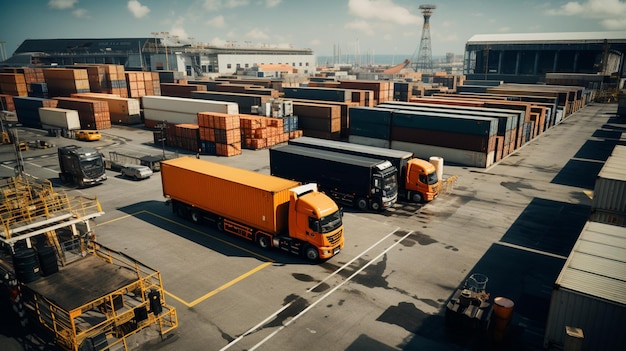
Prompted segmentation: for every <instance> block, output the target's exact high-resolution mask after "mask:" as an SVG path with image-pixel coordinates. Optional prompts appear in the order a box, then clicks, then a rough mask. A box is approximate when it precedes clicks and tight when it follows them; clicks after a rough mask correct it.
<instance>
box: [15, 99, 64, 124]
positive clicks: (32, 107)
mask: <svg viewBox="0 0 626 351" xmlns="http://www.w3.org/2000/svg"><path fill="white" fill-rule="evenodd" d="M12 99H13V106H14V107H15V114H16V115H17V120H18V121H19V122H20V123H21V124H22V125H24V126H25V127H32V128H41V120H40V119H39V108H40V107H57V105H58V100H54V99H45V98H36V97H28V96H14V97H13V98H12Z"/></svg>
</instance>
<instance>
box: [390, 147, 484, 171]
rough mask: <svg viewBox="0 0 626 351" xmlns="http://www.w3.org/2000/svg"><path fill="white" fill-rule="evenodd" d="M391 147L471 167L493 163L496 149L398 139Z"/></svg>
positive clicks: (421, 156)
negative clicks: (454, 146) (439, 144)
mask: <svg viewBox="0 0 626 351" xmlns="http://www.w3.org/2000/svg"><path fill="white" fill-rule="evenodd" d="M391 148H392V149H399V150H407V151H411V152H413V154H414V155H415V157H419V158H423V159H430V157H431V156H433V155H437V156H438V157H441V158H443V159H444V160H446V163H450V164H457V165H462V166H470V167H481V168H487V167H489V166H491V165H492V164H493V162H494V158H495V151H486V152H481V151H470V150H462V149H454V148H449V147H443V146H435V145H427V144H419V143H409V142H404V141H396V140H392V141H391Z"/></svg>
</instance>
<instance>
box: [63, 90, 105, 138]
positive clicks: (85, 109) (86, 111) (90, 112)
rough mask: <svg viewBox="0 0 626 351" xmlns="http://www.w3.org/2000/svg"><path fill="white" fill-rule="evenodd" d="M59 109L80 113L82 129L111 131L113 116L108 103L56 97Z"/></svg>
mask: <svg viewBox="0 0 626 351" xmlns="http://www.w3.org/2000/svg"><path fill="white" fill-rule="evenodd" d="M55 100H57V101H58V103H57V106H56V107H58V108H65V109H70V110H76V111H78V117H79V118H80V127H81V128H82V129H97V130H102V129H109V128H111V115H110V113H109V104H108V103H107V102H106V101H98V100H87V99H79V98H69V97H68V98H66V97H56V98H55Z"/></svg>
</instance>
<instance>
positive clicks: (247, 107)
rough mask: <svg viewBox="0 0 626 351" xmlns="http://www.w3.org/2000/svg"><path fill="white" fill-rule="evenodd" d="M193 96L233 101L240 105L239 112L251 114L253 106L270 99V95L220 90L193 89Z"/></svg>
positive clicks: (194, 97)
mask: <svg viewBox="0 0 626 351" xmlns="http://www.w3.org/2000/svg"><path fill="white" fill-rule="evenodd" d="M191 98H193V99H201V100H212V101H222V102H233V103H236V104H237V105H238V106H239V113H246V114H251V113H252V112H253V106H261V104H263V103H265V102H267V101H269V99H270V97H269V96H262V95H252V94H242V93H229V92H218V91H192V92H191Z"/></svg>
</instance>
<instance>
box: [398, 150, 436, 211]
mask: <svg viewBox="0 0 626 351" xmlns="http://www.w3.org/2000/svg"><path fill="white" fill-rule="evenodd" d="M405 174H406V175H405V177H406V179H405V191H406V194H405V195H406V198H407V199H409V200H411V201H413V202H424V201H432V200H434V199H435V198H436V197H437V195H439V189H440V188H441V187H440V179H439V178H438V177H437V169H436V168H435V166H434V165H433V164H432V163H430V162H428V161H426V160H422V159H418V158H413V159H411V160H409V161H408V162H407V164H406V172H405Z"/></svg>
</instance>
